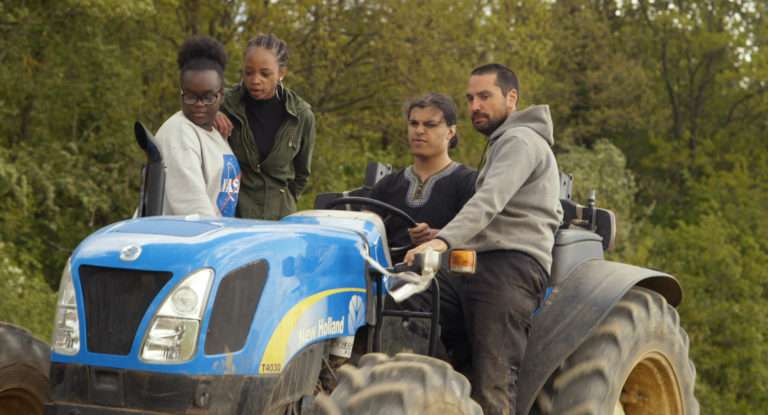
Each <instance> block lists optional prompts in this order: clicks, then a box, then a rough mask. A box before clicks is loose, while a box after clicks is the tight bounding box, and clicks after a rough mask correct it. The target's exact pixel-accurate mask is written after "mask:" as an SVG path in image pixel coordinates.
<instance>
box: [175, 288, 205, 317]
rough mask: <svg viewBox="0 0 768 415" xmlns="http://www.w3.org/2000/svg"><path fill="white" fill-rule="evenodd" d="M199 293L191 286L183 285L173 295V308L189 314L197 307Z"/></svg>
mask: <svg viewBox="0 0 768 415" xmlns="http://www.w3.org/2000/svg"><path fill="white" fill-rule="evenodd" d="M197 301H198V298H197V293H195V290H193V289H191V288H189V287H181V288H180V289H179V290H177V291H176V292H175V293H173V297H171V303H172V304H173V308H174V309H175V310H176V311H177V312H179V313H182V314H188V313H191V312H193V311H195V308H196V307H197Z"/></svg>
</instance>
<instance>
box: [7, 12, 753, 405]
mask: <svg viewBox="0 0 768 415" xmlns="http://www.w3.org/2000/svg"><path fill="white" fill-rule="evenodd" d="M766 8H768V6H767V5H766V3H765V2H764V1H756V0H734V1H725V0H693V1H685V0H656V1H653V0H632V1H628V0H624V1H616V0H549V1H534V0H514V1H513V0H477V1H474V0H473V1H469V0H453V1H447V0H446V1H426V0H409V1H406V0H369V1H363V0H286V1H274V0H273V1H270V0H260V1H256V0H226V1H214V0H211V1H203V0H189V1H179V0H154V1H150V0H144V1H131V2H125V1H122V0H87V1H85V0H59V1H43V0H39V1H34V0H30V1H23V0H3V1H2V2H0V64H1V65H2V68H3V69H2V71H0V144H1V146H0V320H5V321H11V322H15V323H17V324H20V325H23V326H25V327H28V328H30V329H31V330H33V331H34V332H35V333H36V334H38V335H39V336H41V337H43V338H47V337H48V335H49V334H48V333H49V332H50V322H51V320H52V306H53V302H54V301H55V298H54V297H55V289H56V286H57V285H58V279H59V275H60V272H61V268H62V266H63V265H64V263H65V262H66V259H67V256H68V255H69V253H70V252H71V251H72V249H73V248H74V247H75V246H76V245H77V243H78V242H79V241H80V240H82V239H83V238H84V237H85V236H86V235H88V234H89V233H91V232H92V231H94V230H95V229H98V228H99V227H101V226H104V225H106V224H109V223H111V222H114V221H117V220H120V219H123V218H126V217H128V216H129V215H130V213H131V212H132V210H133V209H134V207H135V204H136V200H137V190H138V185H139V181H138V172H139V167H140V164H141V154H140V153H139V151H138V149H137V148H136V147H135V145H134V143H133V137H132V124H133V122H134V121H135V120H137V119H139V120H141V121H143V122H144V123H145V124H146V125H148V126H149V127H150V128H151V129H153V130H155V129H157V128H158V127H159V126H160V124H161V123H162V121H163V120H164V119H165V118H167V117H168V116H169V115H170V114H171V113H173V112H175V111H176V110H177V108H178V106H179V103H178V85H177V69H176V67H175V55H176V49H177V47H178V46H179V44H180V43H181V42H182V41H183V39H184V38H185V37H186V36H188V35H191V34H208V35H211V36H214V37H216V38H218V39H219V40H221V41H222V42H223V43H224V44H225V45H226V46H227V48H228V50H229V52H230V54H231V64H230V66H229V68H228V70H227V79H228V81H229V82H230V83H234V82H237V80H238V71H239V66H240V62H241V51H242V46H243V45H244V43H245V42H246V40H247V39H248V38H249V37H250V36H252V35H254V34H256V33H258V32H270V31H271V32H275V33H276V34H278V35H279V36H281V37H282V38H284V39H285V40H287V41H288V43H289V45H290V46H291V58H290V71H291V72H290V74H289V76H288V78H287V79H286V81H287V83H288V84H289V85H290V86H291V87H293V88H295V89H297V90H298V91H299V92H300V94H301V95H303V96H304V97H305V98H306V99H307V100H308V101H309V102H310V103H311V104H312V105H313V106H314V109H315V111H316V114H317V118H318V147H317V151H316V153H315V160H314V175H313V176H312V179H311V184H310V188H309V190H308V193H307V194H306V195H305V196H304V198H303V199H302V201H301V205H302V206H303V207H308V206H310V205H311V201H312V199H313V196H314V194H315V193H317V192H320V191H330V190H338V189H344V188H350V187H353V186H356V185H359V184H360V182H361V181H362V175H363V169H364V166H365V165H366V163H367V162H369V161H372V160H380V161H386V162H390V163H394V164H396V165H404V164H405V163H407V161H408V156H407V152H406V147H405V144H404V137H405V123H404V122H403V117H402V114H401V107H402V103H403V101H404V100H405V99H406V98H408V97H412V96H415V95H418V94H420V93H423V92H427V91H433V90H434V91H441V92H446V93H449V94H450V95H452V96H453V97H454V99H456V101H457V102H458V103H459V104H460V105H462V104H463V90H464V87H465V85H466V78H467V74H468V72H469V70H470V69H471V68H472V67H473V66H475V65H476V64H479V63H484V62H488V61H498V62H503V63H506V64H508V65H510V66H512V67H513V68H515V69H516V70H517V72H518V74H519V76H520V78H521V79H522V90H521V95H522V105H523V106H527V105H530V104H534V103H548V104H549V105H551V107H552V111H553V115H554V117H555V128H556V139H557V140H558V144H557V147H556V151H557V154H558V159H559V161H560V164H561V167H562V168H563V170H565V171H569V172H571V173H573V174H574V176H575V179H576V190H577V195H578V196H579V197H580V198H582V200H583V198H584V196H585V195H586V194H587V192H588V191H589V190H591V189H596V190H597V194H598V202H599V203H600V204H601V205H603V206H606V207H609V208H611V209H613V210H615V211H616V212H617V215H618V218H619V220H620V235H619V236H620V242H619V246H618V249H617V250H616V251H615V252H614V253H613V254H612V255H613V257H614V258H616V259H619V260H623V261H627V262H631V263H636V264H640V265H645V266H650V267H654V268H657V269H663V270H666V271H668V272H670V273H672V274H674V275H675V276H677V277H678V278H679V279H680V281H681V282H682V284H683V286H684V288H685V300H684V303H683V305H682V307H681V314H682V318H683V324H684V326H685V327H686V329H687V330H688V332H689V333H690V336H691V340H692V355H693V358H694V360H695V362H696V365H697V368H698V383H697V393H698V396H699V398H700V400H701V401H702V408H703V413H705V414H733V413H739V414H761V413H764V411H765V408H767V407H768V339H766V335H767V334H768V271H766V270H768V238H766V236H768V134H767V133H766V131H768V94H767V92H768V49H767V46H768V45H766V42H767V41H768V24H766V20H765V16H766V15H767V13H768V10H766ZM459 131H460V134H461V136H462V144H461V145H460V148H459V149H458V150H457V154H456V157H457V158H458V159H460V160H461V161H463V162H466V163H469V164H473V165H476V164H477V162H478V161H479V159H480V154H481V152H482V149H483V139H482V138H481V137H480V136H479V135H478V134H477V133H475V132H474V131H472V129H471V126H470V125H469V123H468V117H467V115H466V114H463V115H462V118H461V121H460V124H459Z"/></svg>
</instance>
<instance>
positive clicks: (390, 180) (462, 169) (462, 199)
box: [371, 162, 477, 262]
mask: <svg viewBox="0 0 768 415" xmlns="http://www.w3.org/2000/svg"><path fill="white" fill-rule="evenodd" d="M476 178H477V171H475V170H473V169H470V168H469V167H467V166H464V165H463V164H460V163H456V162H453V163H451V164H450V165H448V166H447V167H446V168H444V169H443V170H441V171H440V172H438V173H435V174H434V175H432V176H430V177H429V178H428V179H427V180H426V181H425V182H422V181H421V180H420V179H419V177H418V176H417V175H416V173H414V171H413V167H412V166H410V167H407V168H405V169H403V170H400V171H398V172H395V173H392V174H389V175H387V176H385V177H383V178H382V179H381V180H379V181H378V182H377V183H376V185H374V187H373V190H372V191H371V198H373V199H376V200H380V201H382V202H385V203H388V204H390V205H392V206H394V207H396V208H399V209H401V210H403V211H404V212H405V213H407V214H409V215H410V216H411V217H412V218H413V219H414V220H415V221H416V222H418V223H421V222H426V223H427V224H428V225H429V227H430V228H435V229H440V228H442V227H443V226H445V225H446V224H447V223H448V222H450V221H451V219H453V217H454V216H456V214H457V213H459V210H461V208H462V207H463V206H464V204H465V203H466V202H467V200H469V198H470V197H472V195H473V194H474V193H475V179H476ZM371 210H373V211H376V209H371ZM387 238H388V240H389V246H402V245H408V244H410V242H411V238H410V237H409V236H408V225H406V224H405V223H403V222H402V221H401V220H398V219H394V218H393V219H392V220H390V221H388V223H387ZM404 254H405V253H403V255H404ZM392 261H394V262H401V261H402V256H399V257H398V258H392Z"/></svg>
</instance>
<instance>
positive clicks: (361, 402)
mask: <svg viewBox="0 0 768 415" xmlns="http://www.w3.org/2000/svg"><path fill="white" fill-rule="evenodd" d="M358 366H359V367H355V366H352V365H345V366H342V367H341V368H340V369H339V370H338V371H337V372H336V375H337V376H338V379H339V384H338V386H337V387H336V389H334V391H333V393H331V395H330V396H328V395H325V394H320V395H318V396H317V397H316V398H315V402H314V413H315V414H321V415H342V414H343V415H377V414H381V415H384V414H387V415H394V414H397V415H417V414H418V415H481V414H482V413H483V412H482V410H481V409H480V406H479V405H478V404H477V403H476V402H475V401H473V400H472V398H470V396H469V394H470V390H471V388H470V386H469V381H467V378H465V377H464V376H463V375H461V374H459V373H458V372H456V371H454V370H453V368H452V367H451V365H449V364H448V363H446V362H443V361H442V360H438V359H434V358H431V357H428V356H423V355H417V354H410V353H398V354H397V355H395V357H393V358H390V357H388V356H387V355H385V354H382V353H371V354H367V355H364V356H362V357H361V358H360V361H359V365H358Z"/></svg>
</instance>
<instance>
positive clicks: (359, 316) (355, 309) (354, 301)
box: [347, 295, 365, 330]
mask: <svg viewBox="0 0 768 415" xmlns="http://www.w3.org/2000/svg"><path fill="white" fill-rule="evenodd" d="M364 318H365V314H364V313H363V298H362V297H360V296H359V295H353V296H352V298H350V299H349V314H348V315H347V320H349V321H348V324H349V329H350V330H354V329H355V327H357V326H360V325H362V323H363V319H364Z"/></svg>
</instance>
